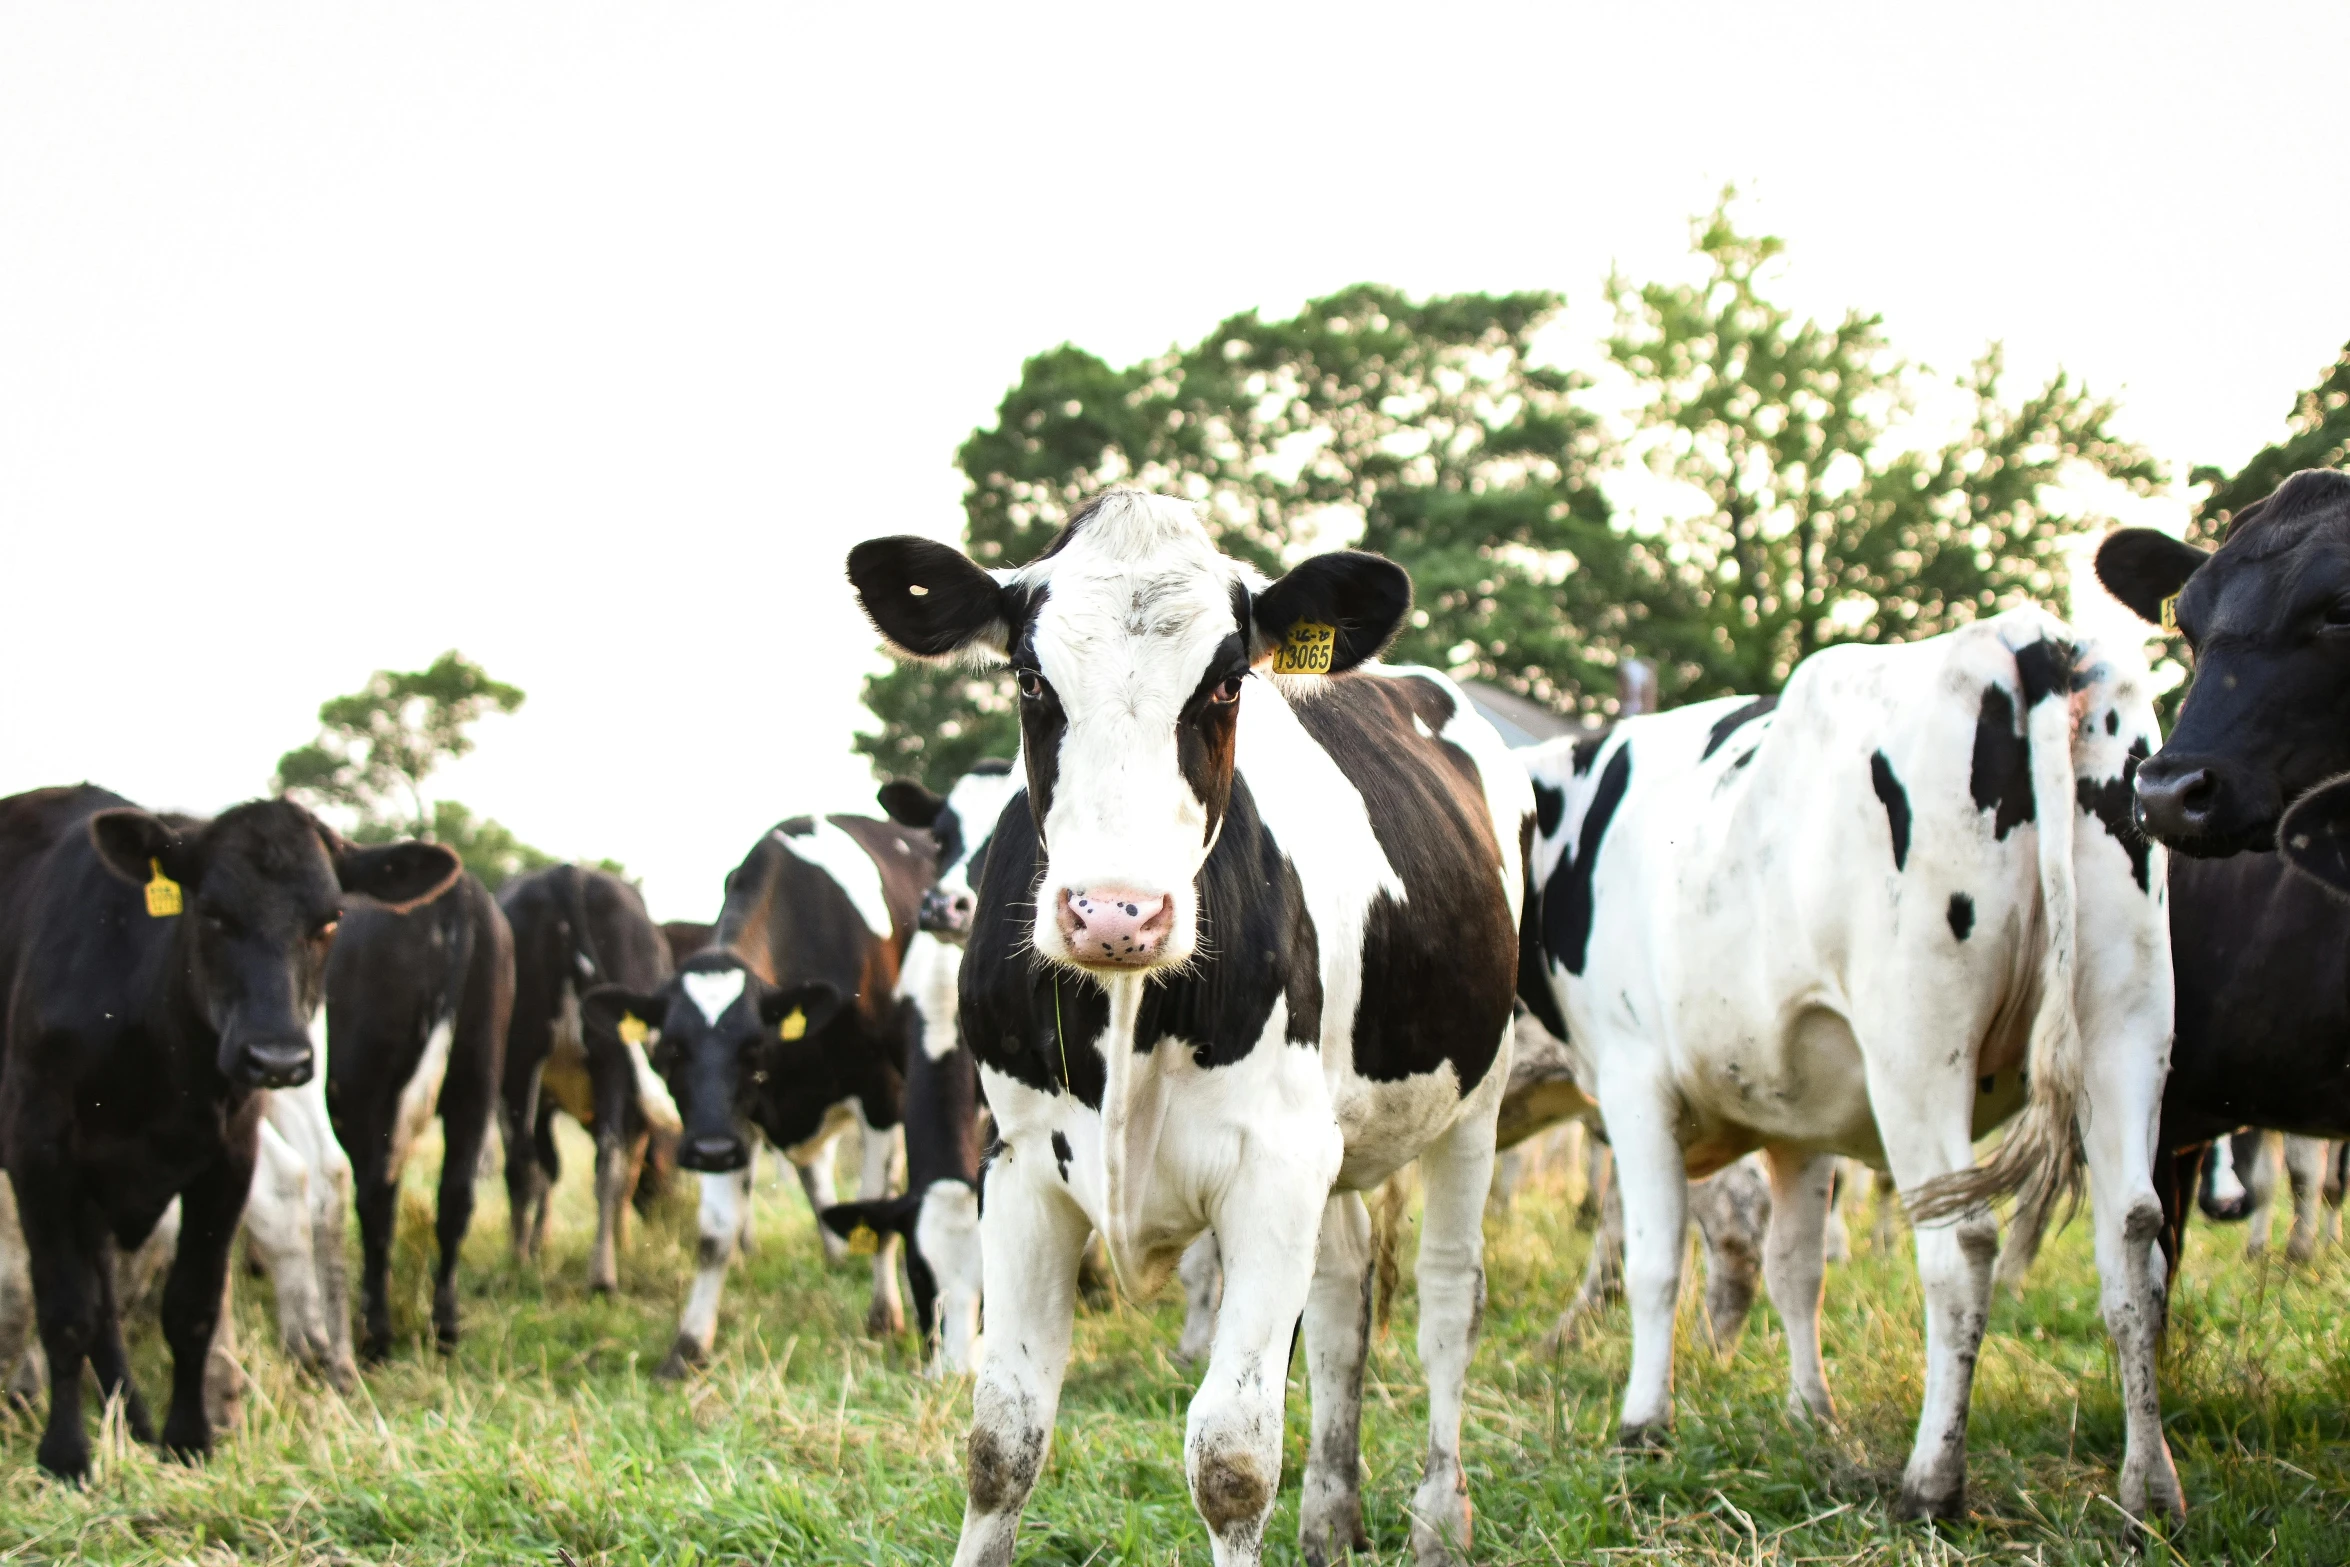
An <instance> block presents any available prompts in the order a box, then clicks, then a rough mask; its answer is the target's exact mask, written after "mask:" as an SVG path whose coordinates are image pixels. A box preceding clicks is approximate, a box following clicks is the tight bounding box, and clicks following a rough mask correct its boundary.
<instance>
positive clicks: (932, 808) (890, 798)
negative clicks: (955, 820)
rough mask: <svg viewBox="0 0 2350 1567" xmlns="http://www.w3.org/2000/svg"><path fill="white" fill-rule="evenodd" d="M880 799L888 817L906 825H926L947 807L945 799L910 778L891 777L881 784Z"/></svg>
mask: <svg viewBox="0 0 2350 1567" xmlns="http://www.w3.org/2000/svg"><path fill="white" fill-rule="evenodd" d="M880 800H881V808H882V809H883V810H884V811H887V812H888V813H889V819H890V820H891V821H893V822H897V823H899V824H900V825H902V826H906V827H928V826H929V825H930V824H931V823H932V822H935V821H937V820H938V813H939V812H941V811H943V810H945V809H946V808H947V803H946V801H944V800H942V799H940V798H939V797H938V796H937V795H935V794H932V793H931V792H930V791H929V790H928V789H925V788H923V787H922V786H921V785H920V784H918V783H916V782H915V781H914V780H913V779H911V778H892V779H891V780H890V781H889V782H888V783H885V784H883V785H882V786H881V794H880Z"/></svg>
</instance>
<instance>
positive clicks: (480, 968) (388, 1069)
mask: <svg viewBox="0 0 2350 1567" xmlns="http://www.w3.org/2000/svg"><path fill="white" fill-rule="evenodd" d="M513 1010H514V933H513V931H512V929H511V928H510V927H509V926H508V925H507V923H506V916H505V914H504V913H503V912H502V911H500V909H499V908H498V900H497V899H496V898H494V897H492V896H491V895H490V890H489V888H488V887H486V886H484V885H483V884H482V880H481V878H480V877H478V876H475V875H472V874H470V873H468V874H466V875H463V876H460V877H459V878H458V879H457V884H456V885H455V886H453V887H451V888H450V889H449V890H448V891H447V892H446V893H443V894H442V895H441V896H440V897H438V898H435V899H433V901H432V902H430V903H428V904H426V905H424V906H423V907H422V908H418V909H412V910H409V911H407V912H405V913H400V912H396V911H394V910H391V909H387V908H384V907H381V906H380V905H376V904H372V903H364V902H362V903H355V904H354V905H353V906H352V908H351V909H350V911H349V912H348V913H347V914H345V915H344V916H343V924H342V928H341V930H340V931H339V932H338V933H337V935H336V938H335V950H334V955H333V956H332V957H331V958H330V959H329V960H328V962H327V967H326V1016H327V1043H328V1049H327V1055H326V1104H327V1110H328V1113H329V1114H330V1115H331V1116H332V1117H333V1121H334V1133H335V1137H336V1138H337V1139H338V1140H339V1141H340V1142H341V1144H342V1146H343V1150H344V1152H345V1153H347V1154H348V1155H349V1157H350V1160H351V1169H352V1175H353V1179H354V1181H355V1184H356V1188H357V1192H358V1200H359V1240H360V1251H361V1258H362V1261H361V1272H360V1278H361V1300H362V1302H363V1311H364V1315H365V1319H366V1336H365V1338H364V1340H363V1341H362V1345H361V1348H362V1351H363V1352H364V1353H365V1355H366V1356H367V1358H368V1359H369V1360H382V1359H383V1358H385V1357H386V1356H387V1355H389V1354H390V1353H391V1349H392V1318H391V1307H390V1305H389V1303H388V1302H387V1300H386V1298H385V1286H386V1281H387V1278H388V1276H389V1273H390V1269H391V1256H392V1234H393V1230H394V1228H395V1227H396V1224H397V1220H398V1216H399V1196H400V1172H401V1171H402V1170H403V1169H404V1168H405V1167H406V1165H407V1163H408V1155H409V1154H410V1153H411V1152H412V1151H414V1149H415V1147H416V1139H417V1138H418V1136H420V1135H421V1134H422V1133H423V1131H424V1129H425V1127H426V1126H427V1125H428V1124H430V1123H431V1121H432V1119H433V1117H434V1116H435V1115H438V1116H439V1117H440V1122H441V1173H440V1201H439V1205H438V1216H437V1222H436V1224H435V1227H434V1228H435V1238H436V1240H437V1241H438V1242H439V1247H440V1256H439V1260H438V1263H437V1265H436V1266H435V1268H434V1270H433V1292H432V1320H433V1336H434V1340H435V1342H436V1343H437V1344H438V1345H439V1347H440V1349H441V1350H442V1351H443V1352H444V1353H446V1352H448V1351H450V1350H453V1349H454V1348H455V1347H456V1344H457V1336H458V1316H457V1254H458V1250H459V1248H460V1247H461V1246H462V1245H463V1243H464V1240H465V1232H466V1230H467V1229H468V1228H469V1227H470V1226H471V1224H472V1222H473V1186H474V1177H475V1175H476V1173H477V1172H478V1171H479V1170H480V1168H481V1152H482V1144H483V1142H484V1140H485V1139H486V1138H487V1137H488V1135H489V1128H490V1117H491V1114H492V1112H493V1111H494V1110H495V1108H496V1106H497V1099H498V1078H499V1072H500V1069H501V1068H502V1067H503V1065H504V1063H505V1057H506V1023H507V1019H508V1017H509V1015H510V1014H511V1013H512V1012H513Z"/></svg>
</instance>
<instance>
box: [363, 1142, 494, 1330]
mask: <svg viewBox="0 0 2350 1567" xmlns="http://www.w3.org/2000/svg"><path fill="white" fill-rule="evenodd" d="M385 1162H386V1153H385V1148H384V1139H381V1138H361V1139H360V1152H359V1165H358V1169H357V1171H356V1172H355V1173H356V1177H357V1184H358V1187H359V1297H360V1311H361V1315H362V1317H363V1319H364V1321H365V1324H366V1326H365V1333H364V1337H363V1338H362V1339H361V1342H360V1353H362V1354H364V1355H365V1356H366V1357H367V1359H368V1361H369V1362H370V1363H374V1362H378V1361H381V1360H383V1359H384V1358H385V1357H387V1356H388V1355H390V1354H391V1352H392V1309H391V1303H390V1299H389V1290H390V1279H391V1271H392V1229H393V1225H394V1223H395V1221H396V1220H397V1219H398V1217H399V1205H400V1187H399V1183H398V1182H396V1181H394V1180H393V1179H392V1178H391V1173H390V1172H389V1171H388V1170H387V1169H385V1167H384V1166H385ZM507 1168H508V1170H509V1171H511V1170H512V1168H513V1166H512V1164H511V1163H509V1164H508V1166H507ZM518 1254H524V1255H526V1253H520V1252H519V1251H518Z"/></svg>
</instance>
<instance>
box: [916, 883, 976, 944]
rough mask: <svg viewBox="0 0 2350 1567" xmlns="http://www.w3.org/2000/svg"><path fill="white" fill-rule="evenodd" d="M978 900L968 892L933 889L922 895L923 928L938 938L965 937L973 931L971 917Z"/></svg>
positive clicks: (920, 922)
mask: <svg viewBox="0 0 2350 1567" xmlns="http://www.w3.org/2000/svg"><path fill="white" fill-rule="evenodd" d="M977 903H978V900H977V899H976V898H974V897H972V896H971V894H969V893H967V892H948V891H946V890H945V889H944V888H941V887H933V888H931V889H930V890H929V891H928V892H926V893H924V894H923V895H922V915H921V919H920V920H919V921H918V923H919V924H920V926H921V928H922V929H924V930H926V931H929V932H930V933H931V934H932V935H936V936H964V935H969V934H970V931H971V915H972V913H973V911H974V909H975V908H976V906H977Z"/></svg>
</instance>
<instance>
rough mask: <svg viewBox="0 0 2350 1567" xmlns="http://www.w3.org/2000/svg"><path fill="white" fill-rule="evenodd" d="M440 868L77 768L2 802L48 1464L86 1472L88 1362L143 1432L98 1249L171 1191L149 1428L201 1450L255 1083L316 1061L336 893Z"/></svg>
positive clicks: (0, 1077)
mask: <svg viewBox="0 0 2350 1567" xmlns="http://www.w3.org/2000/svg"><path fill="white" fill-rule="evenodd" d="M456 875H457V857H456V856H455V855H454V854H452V853H450V852H449V851H448V850H447V849H444V848H441V847H439V846H437V845H433V844H423V843H393V844H383V845H378V846H372V847H368V848H358V847H354V846H353V845H351V844H348V843H345V842H344V841H343V840H342V839H341V838H340V837H339V836H337V835H336V834H335V833H334V832H332V831H331V830H330V829H328V828H327V827H325V826H323V825H322V824H321V823H320V822H319V821H318V820H317V819H316V818H315V817H313V816H311V815H310V813H309V812H307V811H305V810H303V809H302V808H301V807H300V806H298V805H294V804H292V803H290V802H288V801H283V800H262V801H254V802H250V803H248V804H244V805H239V806H236V807H235V808H233V809H231V810H229V811H226V812H224V813H222V814H221V815H220V816H219V817H217V818H214V819H213V820H211V821H199V820H195V819H192V818H189V817H182V816H155V815H150V814H149V813H148V812H146V811H142V810H140V809H138V808H137V807H135V806H133V805H132V804H131V803H130V802H129V801H127V800H124V799H122V798H121V797H120V796H118V795H113V794H109V793H108V792H106V791H105V790H103V789H98V788H93V787H91V786H90V785H87V784H84V785H81V786H79V787H76V788H64V789H44V790H39V791H36V792H34V793H31V794H21V795H16V796H14V797H12V798H10V799H8V800H5V801H0V995H5V996H6V997H7V998H8V1003H7V1005H8V1011H7V1017H6V1033H5V1038H4V1040H0V1168H5V1169H6V1170H7V1172H8V1176H9V1179H10V1182H11V1183H12V1185H13V1186H14V1188H15V1196H16V1203H17V1212H18V1217H19V1220H20V1222H21V1223H22V1225H23V1229H24V1237H25V1242H26V1246H27V1249H28V1251H29V1253H30V1259H31V1270H32V1282H33V1296H34V1303H35V1311H36V1314H37V1316H38V1319H39V1324H40V1335H41V1344H42V1348H43V1349H44V1351H45V1352H46V1354H47V1358H48V1362H49V1376H50V1399H49V1423H48V1428H47V1430H46V1431H45V1432H44V1434H43V1436H42V1438H41V1445H40V1448H39V1458H40V1462H41V1466H42V1467H43V1468H45V1469H47V1470H48V1471H49V1472H50V1473H52V1474H57V1475H63V1476H67V1477H69V1478H76V1479H78V1478H80V1477H81V1476H83V1475H84V1474H86V1473H87V1472H88V1470H89V1462H90V1453H89V1440H88V1437H87V1435H86V1434H85V1432H84V1430H83V1426H82V1373H83V1368H84V1366H85V1365H87V1366H88V1368H89V1369H90V1370H91V1371H92V1372H93V1373H94V1374H95V1375H96V1377H97V1379H98V1385H99V1388H100V1390H101V1392H103V1393H105V1394H107V1395H112V1394H114V1393H116V1392H118V1391H119V1392H120V1393H121V1394H122V1396H123V1409H124V1416H125V1419H126V1421H127V1422H128V1425H129V1428H130V1430H131V1432H132V1433H133V1435H135V1436H136V1437H137V1438H138V1439H139V1440H141V1441H153V1440H155V1429H154V1426H153V1424H152V1422H151V1421H150V1420H149V1418H148V1415H147V1409H146V1405H145V1403H144V1401H143V1400H142V1399H141V1398H140V1397H139V1394H138V1390H137V1388H136V1387H134V1386H133V1385H132V1384H131V1382H130V1370H129V1366H128V1363H127V1361H126V1360H125V1357H124V1353H123V1341H122V1326H121V1322H120V1320H119V1318H118V1316H117V1311H116V1301H115V1298H114V1282H113V1280H114V1268H113V1257H114V1252H115V1249H116V1247H118V1246H126V1247H127V1246H135V1245H137V1244H139V1243H140V1242H141V1241H143V1240H145V1239H146V1237H147V1236H148V1234H149V1233H150V1232H151V1231H152V1230H153V1229H154V1228H155V1225H156V1222H157V1220H159V1219H160V1218H161V1217H162V1215H163V1211H164V1209H165V1208H166V1207H167V1206H169V1205H170V1203H171V1201H172V1199H173V1198H175V1197H176V1198H178V1199H179V1202H180V1239H179V1247H178V1251H177V1254H176V1255H175V1257H174V1258H173V1261H172V1265H171V1274H170V1279H169V1282H168V1283H167V1284H166V1286H165V1289H164V1300H163V1331H164V1337H165V1339H166V1340H167V1341H168V1342H169V1343H170V1345H171V1350H172V1397H171V1407H170V1412H169V1413H168V1414H167V1416H166V1417H165V1419H164V1423H163V1431H162V1442H163V1446H164V1447H165V1449H166V1450H168V1451H170V1452H174V1453H178V1454H183V1455H190V1456H195V1455H201V1454H203V1453H206V1452H208V1451H210V1449H211V1446H212V1431H211V1426H210V1422H209V1421H208V1420H207V1419H206V1417H205V1409H204V1397H203V1391H204V1390H203V1382H204V1370H205V1362H206V1359H207V1356H208V1354H209V1351H210V1349H211V1347H212V1339H213V1329H214V1327H215V1325H216V1323H217V1321H218V1318H219V1314H220V1304H221V1297H222V1291H223V1287H224V1285H225V1283H226V1280H227V1273H228V1251H229V1241H230V1239H231V1237H232V1236H233V1235H234V1234H235V1232H236V1228H237V1222H238V1218H239V1216H240V1215H241V1214H242V1212H243V1210H244V1206H245V1199H246V1194H247V1192H248V1191H249V1190H250V1189H251V1187H252V1184H253V1164H254V1146H255V1139H256V1137H257V1135H258V1130H259V1122H260V1119H261V1113H262V1097H261V1096H262V1092H263V1091H264V1090H268V1089H273V1088H290V1087H293V1086H296V1085H298V1084H301V1083H304V1082H306V1081H308V1080H309V1079H310V1077H311V1075H312V1073H313V1072H314V1070H315V1066H316V1055H317V1052H316V1046H315V1042H314V1040H313V1037H312V1030H313V1027H314V1025H315V1022H316V1020H317V1015H318V1011H319V1005H320V1002H321V1001H322V1000H323V999H324V991H325V978H326V963H327V950H328V947H329V946H330V945H331V943H332V941H333V938H334V930H335V924H336V922H337V920H339V919H340V918H341V916H342V905H343V900H344V897H345V895H346V894H349V893H361V894H365V895H368V896H371V897H375V898H378V899H381V900H382V901H384V902H387V903H391V904H395V905H406V904H413V903H416V902H419V901H422V900H424V899H427V898H430V897H433V896H434V895H436V894H437V893H439V892H440V891H441V890H442V889H444V888H445V887H447V886H448V884H449V883H450V882H451V881H452V880H454V879H455V877H456Z"/></svg>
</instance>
